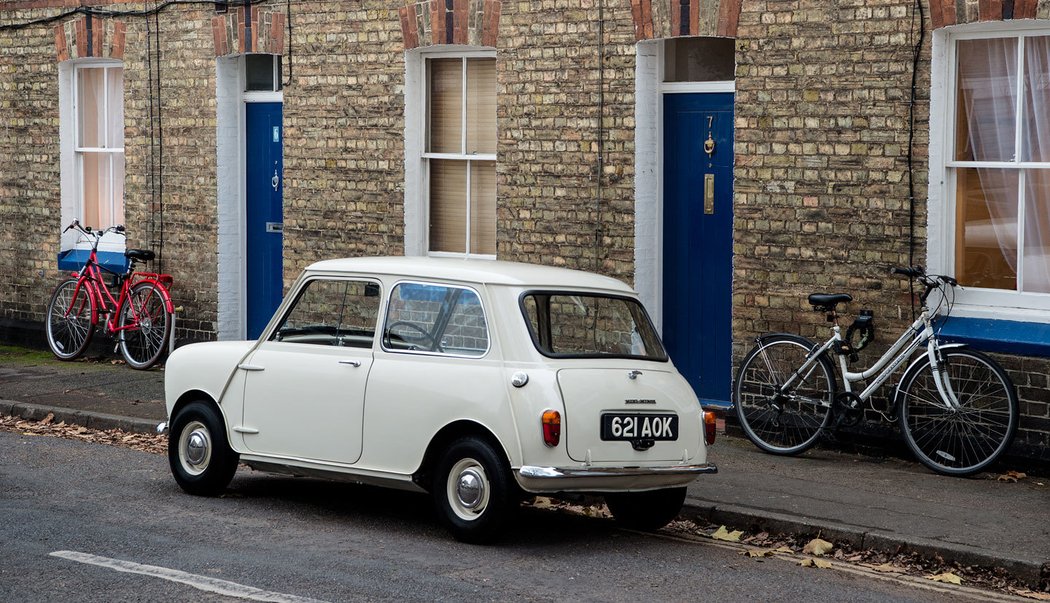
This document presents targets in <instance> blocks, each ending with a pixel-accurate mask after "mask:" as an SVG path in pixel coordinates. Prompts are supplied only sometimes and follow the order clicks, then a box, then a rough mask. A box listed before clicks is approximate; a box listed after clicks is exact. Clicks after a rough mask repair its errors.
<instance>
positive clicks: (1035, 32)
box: [927, 21, 1050, 323]
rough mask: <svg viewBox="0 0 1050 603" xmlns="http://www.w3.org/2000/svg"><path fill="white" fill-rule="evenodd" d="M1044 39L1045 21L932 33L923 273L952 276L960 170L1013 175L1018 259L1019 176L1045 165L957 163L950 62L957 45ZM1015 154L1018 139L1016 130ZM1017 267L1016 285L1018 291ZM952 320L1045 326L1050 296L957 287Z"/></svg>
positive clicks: (1049, 32)
mask: <svg viewBox="0 0 1050 603" xmlns="http://www.w3.org/2000/svg"><path fill="white" fill-rule="evenodd" d="M1039 36H1050V21H1041V22H1040V21H1037V22H1026V23H1023V24H1018V23H1016V22H1014V23H981V24H976V25H971V26H962V27H957V28H952V29H951V30H950V31H946V30H944V29H941V30H938V31H936V32H934V37H933V57H932V62H931V72H932V74H933V77H932V79H931V84H932V88H931V95H930V115H931V116H933V115H939V116H940V117H939V118H937V119H931V120H930V166H931V170H930V179H929V198H928V205H927V208H928V211H927V264H928V272H930V273H943V274H949V275H954V274H955V271H956V257H955V254H956V228H957V224H956V220H957V211H958V207H957V198H956V197H957V190H958V187H957V182H956V176H957V174H958V172H959V171H960V170H962V169H966V168H1002V169H1008V170H1011V171H1016V173H1018V178H1019V184H1018V189H1019V190H1018V196H1019V198H1018V211H1019V212H1020V213H1019V215H1018V225H1017V228H1018V255H1023V251H1022V250H1023V236H1024V235H1023V228H1024V215H1023V212H1024V211H1025V205H1024V203H1025V199H1024V197H1025V193H1026V191H1025V186H1024V180H1023V174H1024V172H1025V171H1026V170H1031V169H1050V162H1022V161H1018V158H1017V157H1016V156H1015V157H1014V158H1013V159H1012V160H1010V161H960V160H956V159H955V151H956V127H955V124H956V119H957V117H958V115H957V109H958V107H957V102H958V98H957V94H958V82H957V77H958V72H957V67H956V57H957V52H958V42H959V41H960V40H974V39H1001V38H1016V39H1019V40H1020V39H1023V38H1026V37H1039ZM1023 52H1024V44H1023V40H1022V41H1021V42H1020V43H1019V44H1018V55H1017V58H1018V60H1019V61H1022V62H1023V60H1024V55H1023ZM1017 79H1018V82H1017V86H1018V95H1017V96H1018V98H1017V100H1016V102H1017V107H1016V108H1015V110H1016V111H1017V115H1018V116H1020V115H1022V114H1023V111H1022V107H1023V102H1024V94H1023V87H1024V78H1023V77H1022V73H1021V72H1020V71H1018V77H1017ZM1016 130H1017V131H1016V133H1015V150H1016V149H1017V148H1018V145H1019V144H1020V143H1019V142H1017V140H1019V139H1020V138H1021V137H1022V135H1023V130H1022V128H1021V127H1017V128H1016ZM1021 268H1022V266H1021V264H1018V271H1017V272H1018V277H1017V278H1018V283H1019V285H1021V278H1022V277H1021V274H1020V273H1021ZM952 313H953V315H957V316H967V317H975V318H999V319H1012V320H1021V321H1032V322H1043V323H1050V293H1037V292H1022V291H1016V290H1015V291H1011V290H1006V289H989V288H983V287H974V286H969V287H958V288H956V290H955V299H954V305H953V310H952Z"/></svg>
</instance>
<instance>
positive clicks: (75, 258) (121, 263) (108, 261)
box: [58, 249, 131, 274]
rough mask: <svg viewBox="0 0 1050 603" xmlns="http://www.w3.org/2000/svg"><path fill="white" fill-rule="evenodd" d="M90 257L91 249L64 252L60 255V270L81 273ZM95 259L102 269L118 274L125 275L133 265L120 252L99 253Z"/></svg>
mask: <svg viewBox="0 0 1050 603" xmlns="http://www.w3.org/2000/svg"><path fill="white" fill-rule="evenodd" d="M89 257H91V250H90V249H70V250H68V251H62V252H60V253H59V254H58V269H59V270H69V271H70V272H76V271H79V270H80V269H81V268H83V267H84V264H85V263H86V262H87V261H88V258H89ZM95 257H97V258H98V265H99V267H100V268H102V269H103V270H107V271H109V272H115V273H117V274H124V273H125V272H127V271H128V267H129V266H130V265H131V260H129V259H128V258H126V257H124V254H123V253H120V252H118V251H99V252H97V253H96V256H95Z"/></svg>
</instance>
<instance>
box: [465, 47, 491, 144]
mask: <svg viewBox="0 0 1050 603" xmlns="http://www.w3.org/2000/svg"><path fill="white" fill-rule="evenodd" d="M495 152H496V59H468V60H467V153H491V154H494V153H495Z"/></svg>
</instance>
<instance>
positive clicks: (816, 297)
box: [809, 293, 853, 312]
mask: <svg viewBox="0 0 1050 603" xmlns="http://www.w3.org/2000/svg"><path fill="white" fill-rule="evenodd" d="M851 301H853V296H852V295H850V294H849V293H813V294H811V295H810V296H809V304H810V305H811V306H813V309H814V310H823V311H825V312H831V311H832V310H834V309H835V306H837V305H839V304H844V303H847V302H851Z"/></svg>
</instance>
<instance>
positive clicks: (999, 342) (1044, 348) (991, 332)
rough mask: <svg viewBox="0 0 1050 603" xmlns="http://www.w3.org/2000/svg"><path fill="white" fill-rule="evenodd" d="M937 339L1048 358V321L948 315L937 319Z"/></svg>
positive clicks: (1049, 327) (983, 348) (986, 350)
mask: <svg viewBox="0 0 1050 603" xmlns="http://www.w3.org/2000/svg"><path fill="white" fill-rule="evenodd" d="M937 329H939V331H938V333H939V334H940V336H941V338H942V339H944V340H946V341H951V342H955V343H966V344H969V345H970V346H972V347H974V348H976V349H978V350H983V351H985V352H1000V353H1004V354H1016V355H1018V356H1044V357H1050V324H1043V323H1034V322H1019V321H1014V320H994V319H991V318H961V317H957V316H955V317H951V318H948V319H947V320H945V319H940V320H938V321H937Z"/></svg>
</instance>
